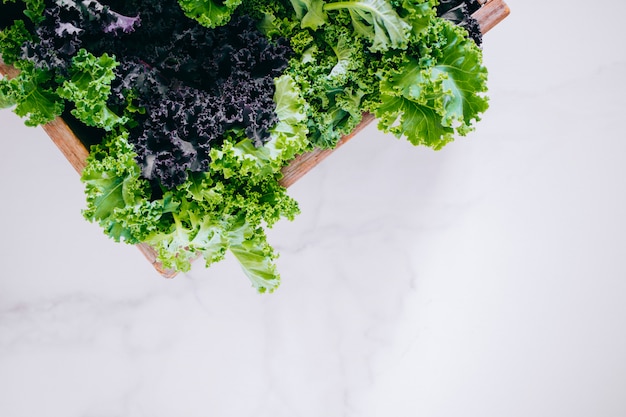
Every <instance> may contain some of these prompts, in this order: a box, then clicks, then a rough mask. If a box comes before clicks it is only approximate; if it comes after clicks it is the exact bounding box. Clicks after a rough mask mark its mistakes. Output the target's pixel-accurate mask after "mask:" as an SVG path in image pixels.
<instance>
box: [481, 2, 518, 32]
mask: <svg viewBox="0 0 626 417" xmlns="http://www.w3.org/2000/svg"><path fill="white" fill-rule="evenodd" d="M510 13H511V10H510V9H509V6H507V5H506V3H505V2H504V1H502V0H488V1H487V3H485V5H484V6H483V7H481V8H480V9H478V10H476V12H474V14H473V16H474V18H475V19H476V20H477V21H478V23H479V24H480V31H481V32H482V33H483V34H485V33H487V32H489V31H490V30H491V29H493V28H494V26H496V25H497V24H498V23H500V22H501V21H502V20H504V18H506V17H507V16H508V15H509V14H510Z"/></svg>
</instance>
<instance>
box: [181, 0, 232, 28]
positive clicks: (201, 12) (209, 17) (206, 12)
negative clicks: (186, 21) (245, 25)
mask: <svg viewBox="0 0 626 417" xmlns="http://www.w3.org/2000/svg"><path fill="white" fill-rule="evenodd" d="M178 3H179V4H180V7H181V8H182V10H183V11H184V12H185V14H186V15H187V17H190V18H192V19H194V20H196V21H197V22H198V23H200V24H201V25H202V26H206V27H208V28H214V27H217V26H221V25H223V24H225V23H227V22H228V21H229V20H230V18H231V15H232V13H233V11H234V10H235V9H236V8H237V6H239V4H241V0H224V1H221V0H217V1H214V0H178Z"/></svg>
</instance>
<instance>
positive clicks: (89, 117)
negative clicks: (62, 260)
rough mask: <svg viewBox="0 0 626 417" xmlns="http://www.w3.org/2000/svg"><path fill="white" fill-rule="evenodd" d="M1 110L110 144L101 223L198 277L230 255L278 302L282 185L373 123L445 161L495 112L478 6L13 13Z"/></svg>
mask: <svg viewBox="0 0 626 417" xmlns="http://www.w3.org/2000/svg"><path fill="white" fill-rule="evenodd" d="M1 7H2V9H3V11H4V12H6V13H5V14H3V15H2V17H0V55H1V57H2V59H3V61H4V62H5V63H7V64H11V65H13V66H14V67H15V68H17V69H18V70H19V73H18V74H17V75H14V76H13V77H4V78H1V79H0V107H11V108H12V109H13V111H14V112H15V113H16V114H18V115H20V116H22V117H24V118H25V123H26V124H27V125H29V126H37V125H41V124H45V123H47V122H50V121H52V120H53V119H54V118H55V117H57V116H60V115H63V117H64V118H73V119H75V120H76V121H77V122H79V123H81V124H82V125H84V126H86V129H87V130H86V132H88V135H89V136H90V137H89V138H87V139H86V142H85V143H88V144H90V145H91V144H93V145H92V146H91V148H90V154H89V158H88V161H87V166H86V168H85V169H84V171H83V173H82V177H81V178H82V181H83V182H84V184H85V193H86V208H85V209H84V211H83V214H84V216H85V218H86V219H88V220H90V221H93V222H96V223H98V224H99V225H100V227H101V228H102V229H103V230H104V232H105V233H106V234H107V235H108V236H110V237H111V238H112V239H114V240H116V241H120V242H125V243H129V244H137V243H143V244H148V245H150V246H152V247H153V248H154V249H155V250H156V252H157V254H158V261H159V262H161V263H162V265H163V266H164V267H165V268H172V269H174V270H177V271H187V270H189V268H190V267H191V263H192V261H194V259H196V258H198V257H202V258H204V261H205V264H206V265H207V266H209V265H211V264H213V263H215V262H218V261H220V260H222V259H223V258H224V257H225V256H227V254H228V253H230V254H231V255H232V256H234V257H235V259H237V260H238V261H239V263H240V264H241V266H242V268H243V271H244V273H245V274H246V275H247V276H248V278H249V279H250V282H251V284H252V285H253V287H255V288H256V289H257V290H258V291H259V292H271V291H273V290H275V289H276V288H277V287H278V285H279V283H280V277H279V274H278V271H277V266H276V258H277V256H278V254H277V253H276V252H275V251H274V249H273V247H272V246H271V245H270V244H269V242H268V241H267V236H266V229H267V228H269V227H272V226H273V225H274V224H275V223H276V222H277V221H279V220H280V219H283V218H286V219H293V218H294V217H295V216H296V215H297V214H298V213H299V208H298V204H297V202H296V201H295V200H293V199H292V198H291V197H289V195H288V194H287V190H286V189H285V188H284V187H283V186H282V185H281V184H280V179H281V176H282V172H281V170H282V169H283V168H284V167H285V166H286V165H288V164H289V163H290V161H291V160H292V159H293V158H294V157H295V156H296V155H299V154H301V153H303V152H305V151H308V150H312V149H315V148H333V147H335V146H336V144H337V142H338V141H339V139H341V137H342V136H343V135H345V134H347V133H349V132H351V131H352V130H353V129H354V128H355V127H356V126H357V125H358V124H359V122H360V121H361V119H362V116H363V114H364V113H365V112H370V113H373V114H374V115H375V116H376V117H377V119H378V126H379V128H380V129H381V130H383V131H386V132H390V133H392V134H394V135H396V136H398V137H405V138H406V139H407V140H409V141H410V142H411V143H413V144H415V145H426V146H429V147H431V148H433V149H440V148H441V147H443V146H444V145H445V144H447V143H449V142H450V141H452V140H453V139H454V138H455V137H456V136H458V135H461V136H462V135H465V134H467V133H468V132H469V131H471V130H472V129H473V127H474V124H475V123H476V122H477V121H479V120H480V115H481V114H482V113H483V112H484V111H486V109H487V107H488V101H487V97H486V96H485V93H486V90H487V87H486V80H487V71H486V69H485V68H484V67H483V65H482V55H481V49H480V47H479V44H480V42H481V38H480V31H479V30H478V26H477V24H476V22H475V21H472V18H471V14H470V13H471V12H473V11H474V10H475V9H476V2H475V1H474V0H472V1H468V2H462V1H459V0H442V1H437V0H339V1H325V0H225V1H221V0H219V1H215V0H163V1H158V2H152V1H148V0H128V1H123V0H100V1H97V0H22V1H18V0H2V6H1Z"/></svg>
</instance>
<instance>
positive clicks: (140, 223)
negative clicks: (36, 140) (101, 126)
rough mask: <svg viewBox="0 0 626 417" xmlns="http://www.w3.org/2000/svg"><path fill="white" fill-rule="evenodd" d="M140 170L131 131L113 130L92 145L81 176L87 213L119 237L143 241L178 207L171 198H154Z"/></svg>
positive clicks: (105, 229) (84, 212)
mask: <svg viewBox="0 0 626 417" xmlns="http://www.w3.org/2000/svg"><path fill="white" fill-rule="evenodd" d="M140 174H141V171H140V169H139V167H138V166H137V164H136V163H135V153H134V150H133V147H132V145H130V144H129V143H128V133H127V132H124V133H122V134H110V135H109V136H108V137H107V138H105V140H104V141H103V143H102V144H100V145H96V146H93V147H92V148H91V152H90V154H89V158H88V159H87V166H86V167H85V169H84V170H83V172H82V176H81V180H82V181H83V183H85V194H86V196H87V207H86V208H85V210H84V211H83V215H84V216H85V218H86V219H88V220H90V221H93V222H97V223H98V224H99V225H100V226H101V227H102V228H103V229H104V232H105V233H106V234H107V235H108V236H109V237H111V238H113V239H114V240H116V241H124V242H126V243H131V244H135V243H139V242H141V241H143V240H144V239H145V238H146V237H147V236H149V235H151V234H153V233H156V232H158V231H159V230H161V228H164V227H165V228H167V227H168V225H169V224H168V219H169V218H168V217H167V213H171V212H172V211H174V210H175V209H176V207H177V204H176V203H172V202H171V201H170V200H169V199H167V198H163V199H157V200H152V199H151V190H150V184H149V183H148V182H147V181H146V180H144V179H142V178H141V176H140Z"/></svg>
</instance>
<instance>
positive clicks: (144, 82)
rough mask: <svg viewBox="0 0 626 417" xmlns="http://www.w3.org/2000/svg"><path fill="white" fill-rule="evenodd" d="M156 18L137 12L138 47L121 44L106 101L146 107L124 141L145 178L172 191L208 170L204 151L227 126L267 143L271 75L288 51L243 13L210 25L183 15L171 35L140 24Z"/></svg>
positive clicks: (271, 115)
mask: <svg viewBox="0 0 626 417" xmlns="http://www.w3.org/2000/svg"><path fill="white" fill-rule="evenodd" d="M156 17H157V14H155V13H144V14H142V19H143V25H142V27H141V28H139V29H138V30H137V33H136V36H137V38H139V39H142V40H143V41H142V42H137V44H138V45H141V46H142V48H137V49H136V50H131V48H133V46H132V45H130V44H129V45H127V49H126V51H125V52H126V54H125V55H124V56H125V57H126V58H124V59H121V64H120V66H119V67H118V69H117V71H118V72H119V74H118V77H117V79H116V80H114V81H113V83H112V94H111V98H110V103H109V104H110V105H111V107H112V108H123V107H124V106H125V105H126V103H127V100H128V98H129V97H133V99H134V100H135V107H141V108H143V109H144V110H145V114H143V115H140V114H137V115H135V116H134V119H135V121H136V122H137V125H136V126H135V127H134V128H133V129H132V130H131V137H130V138H129V140H130V141H131V143H133V145H134V146H135V151H136V152H137V155H138V156H137V162H138V164H139V165H140V166H141V167H142V174H143V176H144V177H145V178H147V179H150V180H152V181H154V182H157V183H159V184H161V185H162V186H164V187H165V188H170V189H171V188H173V187H176V186H178V185H180V184H182V183H183V182H184V181H185V180H186V179H187V176H188V173H190V172H202V171H206V170H207V169H208V166H209V162H210V161H209V153H210V150H211V149H212V148H213V147H215V146H220V145H221V143H222V142H223V140H224V135H225V134H226V133H227V132H228V131H229V130H231V129H236V130H239V131H243V132H245V134H246V136H247V137H249V138H250V140H251V141H252V142H253V143H254V144H255V145H256V146H262V145H263V144H264V143H265V142H267V140H269V132H270V129H271V127H272V126H273V125H274V124H275V123H276V122H277V117H276V113H275V106H276V104H275V102H274V99H273V98H274V91H275V89H274V78H275V77H277V76H278V75H280V74H281V73H282V71H283V70H284V69H285V68H286V66H287V60H288V57H289V55H290V53H291V50H290V48H289V47H288V44H287V42H286V41H285V40H282V41H279V42H277V43H271V42H269V40H268V39H267V38H266V37H265V36H264V35H263V34H262V33H261V32H260V31H258V29H257V28H256V27H255V24H254V21H253V20H252V19H250V18H248V17H236V18H233V19H232V20H231V21H230V22H229V23H228V24H226V25H224V26H221V27H218V28H215V29H207V28H204V27H202V26H199V25H197V24H195V23H193V21H191V20H190V19H187V18H184V20H183V21H182V22H180V23H177V25H180V26H175V27H176V28H177V29H176V31H174V32H172V34H171V36H169V37H167V38H161V39H159V40H156V39H151V38H150V36H151V34H150V33H148V34H146V32H149V31H147V30H146V28H149V27H152V26H153V25H154V24H156V23H157V21H156V20H155V19H156ZM161 18H162V19H164V24H170V25H172V24H173V22H172V21H170V20H169V18H168V16H162V17H161ZM190 22H192V25H191V26H186V25H189V24H190ZM148 35H150V36H148ZM133 36H134V35H133ZM134 39H135V38H133V43H135V41H134ZM128 57H132V60H131V59H130V58H128Z"/></svg>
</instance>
